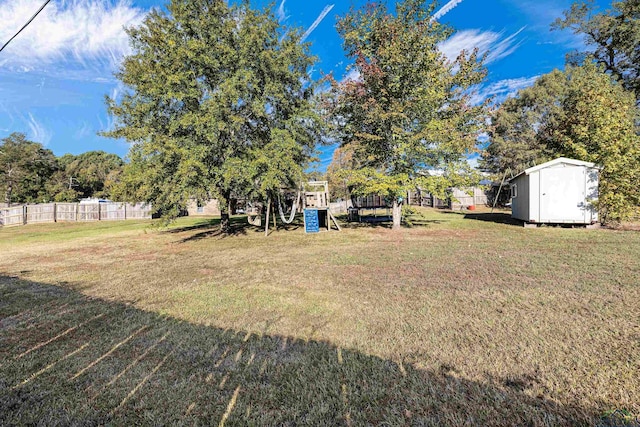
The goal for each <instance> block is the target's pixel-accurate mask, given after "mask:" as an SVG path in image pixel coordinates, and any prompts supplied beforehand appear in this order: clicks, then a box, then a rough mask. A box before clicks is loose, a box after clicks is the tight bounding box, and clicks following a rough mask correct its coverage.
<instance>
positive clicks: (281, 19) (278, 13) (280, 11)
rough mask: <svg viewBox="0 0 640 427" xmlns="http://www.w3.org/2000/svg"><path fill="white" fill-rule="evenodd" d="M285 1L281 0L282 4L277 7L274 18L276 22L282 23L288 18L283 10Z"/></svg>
mask: <svg viewBox="0 0 640 427" xmlns="http://www.w3.org/2000/svg"><path fill="white" fill-rule="evenodd" d="M285 1H286V0H282V3H280V6H278V10H276V18H277V19H278V22H284V21H286V20H287V18H289V17H288V16H287V12H286V11H285V10H284V2H285Z"/></svg>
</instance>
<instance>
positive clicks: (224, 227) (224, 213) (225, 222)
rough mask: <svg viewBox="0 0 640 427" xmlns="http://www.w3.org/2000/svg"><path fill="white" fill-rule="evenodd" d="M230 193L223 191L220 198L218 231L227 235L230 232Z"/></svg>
mask: <svg viewBox="0 0 640 427" xmlns="http://www.w3.org/2000/svg"><path fill="white" fill-rule="evenodd" d="M230 198H231V192H230V191H225V192H223V193H222V197H221V198H220V201H219V203H220V231H221V232H223V233H225V234H229V233H230V232H231V221H230V219H229V203H230V202H231V200H230Z"/></svg>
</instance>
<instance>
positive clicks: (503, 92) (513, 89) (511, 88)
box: [471, 75, 540, 105]
mask: <svg viewBox="0 0 640 427" xmlns="http://www.w3.org/2000/svg"><path fill="white" fill-rule="evenodd" d="M539 77H540V76H539V75H538V76H532V77H520V78H517V79H505V80H499V81H497V82H495V83H491V84H489V85H486V86H483V87H480V88H478V90H477V92H476V93H475V94H474V95H473V97H472V98H471V103H472V104H474V105H478V104H480V103H482V102H484V101H485V100H486V99H488V98H493V102H494V103H500V102H503V101H504V100H505V99H507V98H510V97H513V96H515V95H516V94H517V93H518V91H519V90H521V89H524V88H527V87H529V86H531V85H533V84H534V83H535V82H536V80H538V78H539Z"/></svg>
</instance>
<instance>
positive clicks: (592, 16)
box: [553, 0, 640, 100]
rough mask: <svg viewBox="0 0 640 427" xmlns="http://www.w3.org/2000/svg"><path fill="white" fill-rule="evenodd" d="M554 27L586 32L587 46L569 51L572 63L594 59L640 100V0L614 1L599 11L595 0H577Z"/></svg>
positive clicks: (578, 32) (584, 33) (576, 63)
mask: <svg viewBox="0 0 640 427" xmlns="http://www.w3.org/2000/svg"><path fill="white" fill-rule="evenodd" d="M553 28H556V29H566V28H568V29H571V30H572V31H573V32H574V33H575V34H581V35H584V39H585V44H586V47H587V49H586V50H584V51H576V52H573V53H572V54H570V55H569V58H568V59H569V63H570V64H573V65H579V64H581V63H582V62H583V60H584V58H585V56H588V57H590V58H593V59H595V61H596V62H597V63H598V64H600V65H601V66H603V67H604V69H605V70H606V71H607V72H608V73H610V74H612V75H613V76H614V77H615V78H616V79H619V80H620V81H621V82H622V83H623V85H624V87H625V88H626V89H628V90H631V91H633V92H634V93H635V96H636V100H640V49H638V46H640V0H621V1H614V2H613V3H612V5H611V9H609V10H606V11H604V12H599V13H596V11H595V7H594V1H593V0H588V1H576V2H574V3H573V4H572V5H571V8H570V9H569V10H566V11H565V12H564V17H562V18H559V19H557V20H556V22H555V23H554V24H553Z"/></svg>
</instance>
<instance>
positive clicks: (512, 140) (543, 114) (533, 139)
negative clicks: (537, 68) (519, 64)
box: [479, 70, 567, 176]
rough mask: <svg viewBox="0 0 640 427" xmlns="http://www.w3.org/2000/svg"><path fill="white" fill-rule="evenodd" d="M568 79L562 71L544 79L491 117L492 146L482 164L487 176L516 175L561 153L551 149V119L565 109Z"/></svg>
mask: <svg viewBox="0 0 640 427" xmlns="http://www.w3.org/2000/svg"><path fill="white" fill-rule="evenodd" d="M566 91H567V77H566V75H565V74H564V73H563V72H562V71H560V70H553V71H552V72H550V73H549V74H545V75H543V76H541V77H540V78H539V79H538V80H536V82H535V83H534V84H533V86H531V87H529V88H526V89H522V90H520V91H519V92H518V94H517V96H514V97H511V98H508V99H507V100H505V101H504V102H503V103H502V104H501V105H500V106H499V107H498V108H497V109H496V110H494V111H493V112H492V115H491V126H489V132H488V133H489V138H490V144H489V145H488V146H487V148H486V150H485V151H484V153H483V155H482V158H481V160H480V162H479V163H480V168H481V169H483V170H484V171H486V172H490V173H493V174H496V175H498V176H501V175H503V174H504V173H505V172H508V171H511V173H512V174H513V175H515V174H517V173H519V172H521V171H523V170H524V169H527V168H528V167H531V166H534V165H536V164H540V163H544V162H546V161H548V160H551V159H552V158H553V157H554V156H556V155H557V153H556V152H555V151H554V150H553V149H552V148H551V147H549V146H548V145H547V142H548V141H547V139H548V138H545V132H546V131H547V129H548V127H547V124H548V122H549V119H550V118H551V117H553V115H554V114H556V113H557V111H558V110H559V109H560V108H561V105H560V103H559V100H560V98H561V97H562V96H563V94H564V93H565V92H566Z"/></svg>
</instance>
